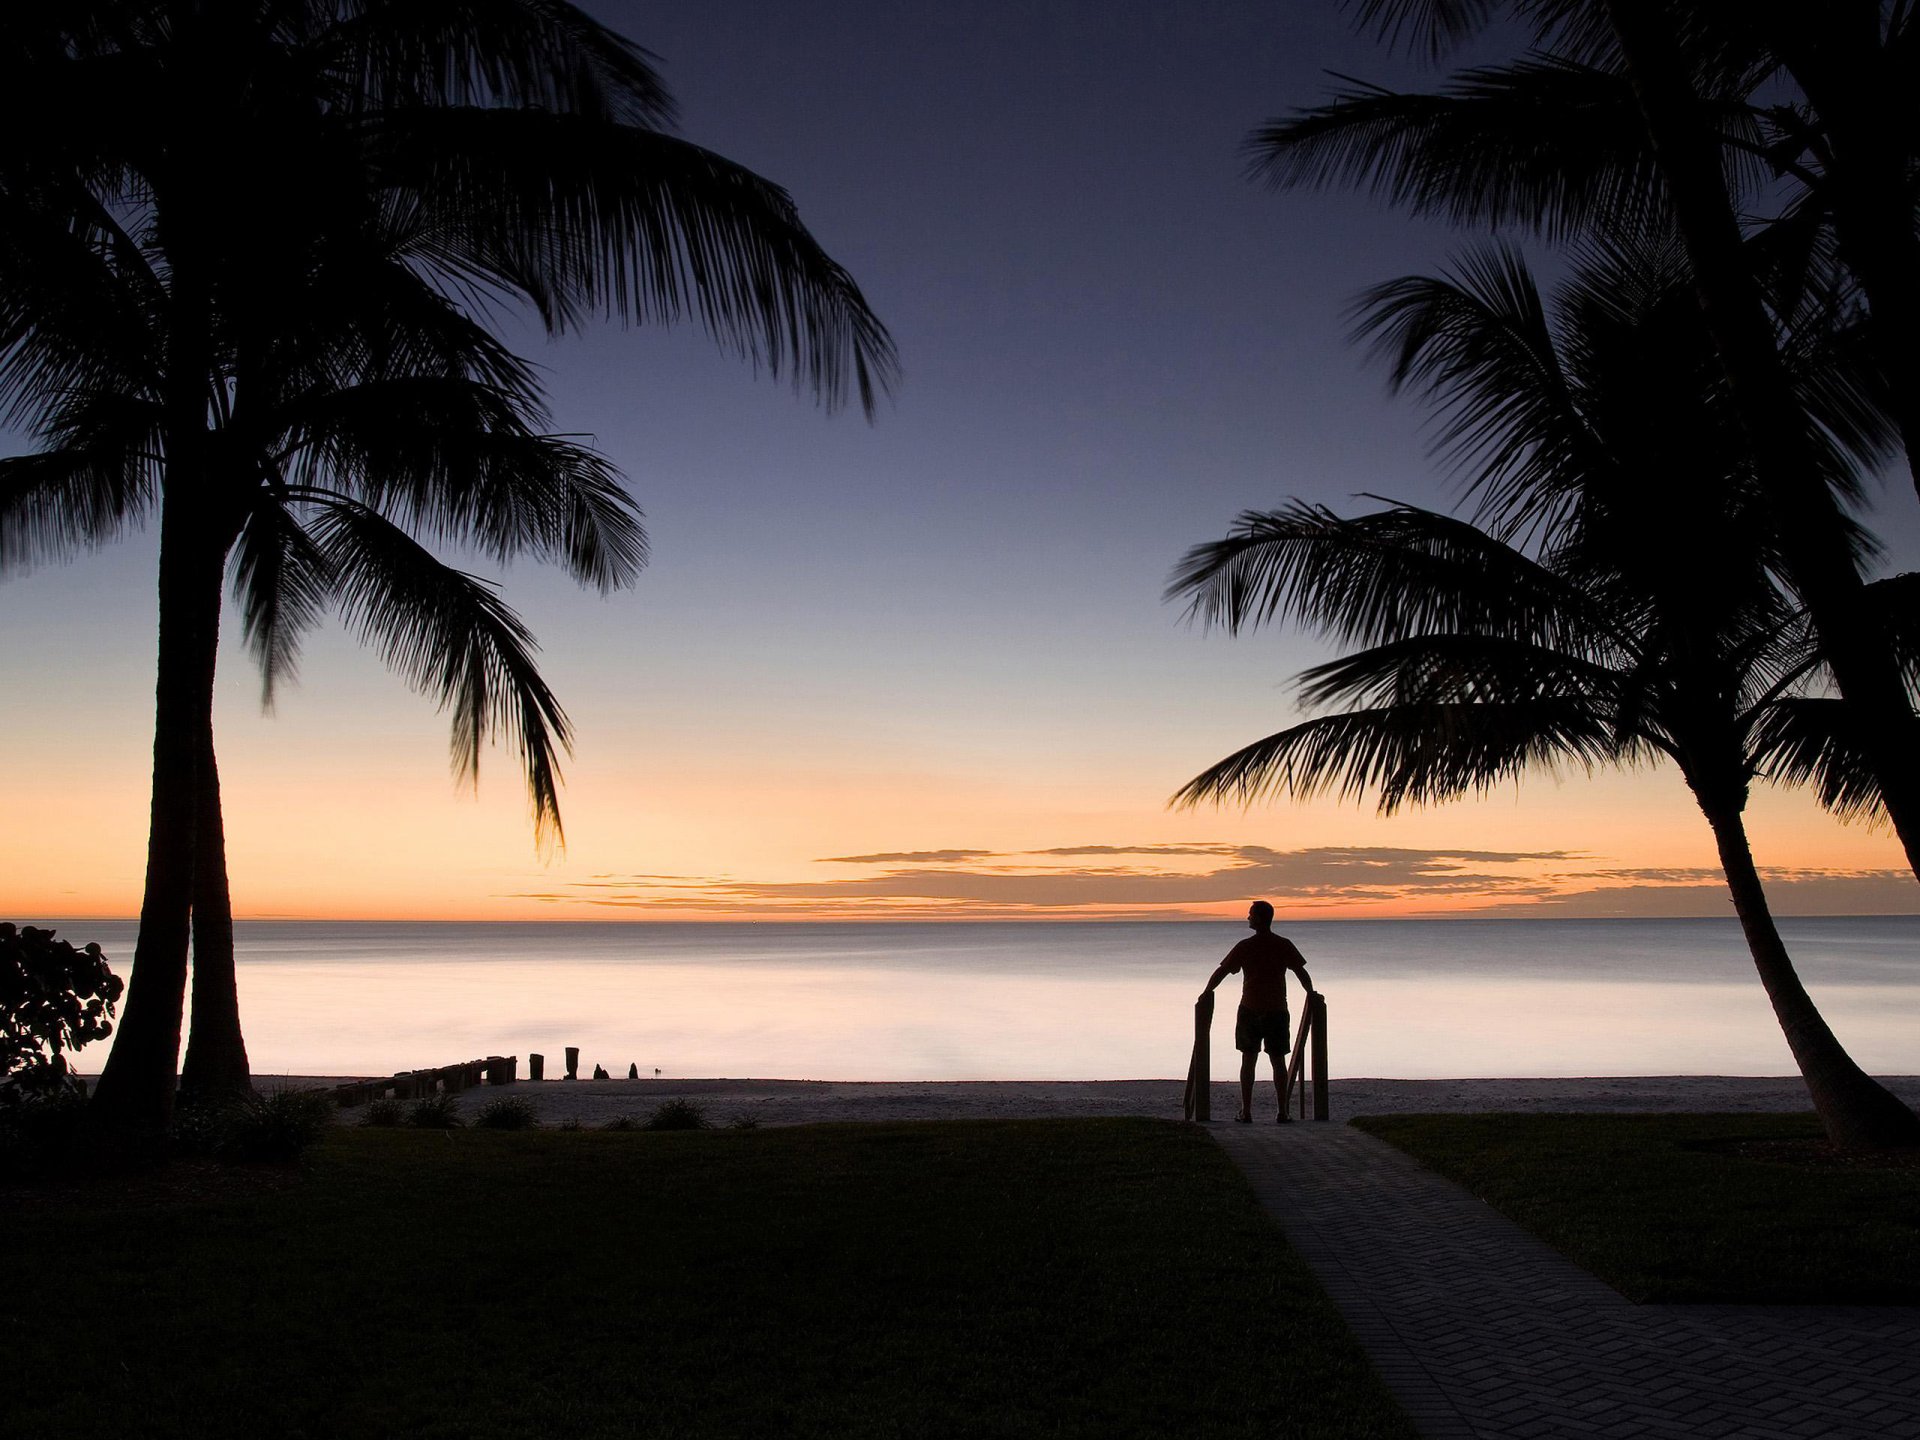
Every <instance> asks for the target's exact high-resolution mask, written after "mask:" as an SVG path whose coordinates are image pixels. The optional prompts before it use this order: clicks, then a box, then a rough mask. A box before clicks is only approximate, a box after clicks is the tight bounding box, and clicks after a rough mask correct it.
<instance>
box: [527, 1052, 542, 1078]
mask: <svg viewBox="0 0 1920 1440" xmlns="http://www.w3.org/2000/svg"><path fill="white" fill-rule="evenodd" d="M546 1078H547V1057H546V1056H544V1055H541V1054H537V1053H534V1052H531V1051H530V1052H528V1054H527V1079H529V1080H544V1079H546Z"/></svg>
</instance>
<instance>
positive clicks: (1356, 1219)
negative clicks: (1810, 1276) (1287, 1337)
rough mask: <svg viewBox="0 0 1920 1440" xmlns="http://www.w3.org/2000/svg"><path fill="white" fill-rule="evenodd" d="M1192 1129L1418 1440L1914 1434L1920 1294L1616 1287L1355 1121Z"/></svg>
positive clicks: (1866, 1438) (1918, 1430) (1794, 1439)
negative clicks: (1642, 1292)
mask: <svg viewBox="0 0 1920 1440" xmlns="http://www.w3.org/2000/svg"><path fill="white" fill-rule="evenodd" d="M1210 1128H1211V1130H1212V1133H1213V1134H1214V1136H1215V1137H1216V1138H1217V1139H1218V1140H1219V1142H1220V1144H1221V1146H1222V1148H1224V1149H1225V1150H1226V1152H1227V1153H1228V1154H1229V1155H1231V1156H1232V1157H1233V1158H1234V1160H1235V1161H1237V1162H1238V1163H1239V1165H1240V1167H1241V1169H1243V1170H1244V1171H1245V1172H1246V1173H1247V1175H1248V1177H1249V1178H1250V1179H1251V1180H1252V1181H1253V1186H1254V1189H1255V1190H1256V1191H1257V1192H1258V1194H1259V1196H1260V1201H1261V1203H1262V1204H1263V1205H1265V1206H1266V1208H1267V1211H1268V1213H1270V1214H1271V1215H1272V1216H1273V1217H1274V1219H1275V1220H1276V1221H1278V1222H1279V1225H1280V1228H1281V1229H1282V1231H1284V1232H1285V1234H1286V1237H1287V1239H1288V1241H1289V1242H1290V1243H1291V1244H1292V1246H1293V1248H1294V1249H1295V1250H1296V1251H1298V1252H1299V1253H1300V1255H1301V1256H1302V1257H1303V1258H1304V1259H1305V1260H1306V1262H1307V1264H1308V1265H1309V1266H1311V1267H1312V1269H1313V1271H1314V1273H1315V1274H1316V1275H1317V1276H1318V1277H1319V1279H1320V1282H1321V1284H1323V1285H1324V1286H1325V1287H1326V1290H1327V1293H1328V1294H1329V1295H1331V1296H1332V1297H1333V1300H1334V1303H1335V1304H1336V1305H1338V1306H1339V1307H1340V1310H1341V1313H1342V1314H1344V1315H1345V1316H1346V1318H1347V1322H1348V1323H1349V1324H1350V1325H1351V1326H1352V1327H1353V1331H1354V1334H1355V1335H1357V1336H1358V1337H1359V1339H1360V1343H1361V1344H1362V1345H1363V1346H1364V1347H1366V1351H1367V1354H1368V1355H1369V1356H1370V1357H1371V1358H1372V1360H1373V1363H1374V1364H1375V1366H1377V1367H1378V1369H1379V1370H1380V1373H1381V1374H1382V1375H1383V1376H1385V1378H1386V1380H1387V1383H1388V1385H1389V1386H1391V1387H1392V1389H1393V1392H1394V1394H1395V1395H1396V1396H1397V1397H1398V1398H1399V1400H1400V1403H1401V1404H1402V1405H1403V1406H1404V1407H1405V1408H1406V1411H1407V1413H1408V1414H1409V1415H1410V1416H1411V1417H1412V1418H1413V1421H1414V1423H1415V1425H1417V1426H1418V1427H1419V1429H1420V1433H1421V1434H1422V1435H1424V1436H1426V1437H1428V1440H1468V1437H1471V1440H1494V1437H1501V1440H1505V1437H1509V1436H1511V1437H1536V1436H1537V1437H1542V1440H1556V1437H1561V1436H1586V1435H1597V1436H1609V1437H1613V1436H1619V1437H1627V1436H1645V1437H1660V1440H1666V1437H1673V1440H1683V1437H1684V1440H1706V1437H1714V1436H1738V1437H1742V1440H1747V1437H1751V1440H1776V1437H1777V1440H1804V1437H1809V1436H1833V1437H1845V1440H1883V1437H1884V1440H1898V1437H1920V1310H1917V1309H1911V1308H1905V1307H1868V1306H1853V1307H1839V1306H1771V1305H1633V1304H1630V1303H1628V1302H1627V1301H1626V1300H1624V1299H1622V1298H1621V1297H1620V1296H1619V1295H1618V1294H1616V1293H1615V1292H1614V1291H1612V1290H1610V1289H1608V1288H1607V1287H1606V1286H1605V1285H1603V1284H1601V1283H1600V1282H1599V1281H1598V1280H1596V1279H1594V1278H1593V1277H1592V1276H1591V1275H1589V1274H1587V1273H1586V1272H1585V1271H1584V1270H1581V1269H1579V1268H1578V1267H1577V1266H1575V1265H1573V1264H1572V1263H1570V1262H1569V1261H1567V1260H1565V1259H1563V1258H1561V1256H1560V1255H1559V1254H1558V1253H1557V1252H1556V1251H1554V1250H1552V1249H1550V1248H1549V1247H1548V1246H1546V1245H1545V1244H1543V1243H1542V1242H1540V1241H1539V1240H1536V1239H1534V1237H1533V1236H1531V1235H1530V1234H1528V1233H1527V1232H1526V1231H1524V1230H1522V1229H1521V1228H1520V1227H1519V1226H1517V1225H1515V1224H1513V1223H1512V1222H1510V1221H1508V1220H1506V1219H1504V1218H1503V1217H1502V1216H1500V1215H1499V1214H1497V1213H1496V1212H1495V1211H1494V1210H1493V1209H1491V1208H1490V1207H1489V1206H1487V1205H1485V1204H1483V1203H1482V1202H1480V1201H1478V1200H1476V1199H1474V1198H1473V1197H1472V1196H1471V1195H1469V1194H1468V1193H1467V1192H1466V1191H1464V1190H1462V1189H1461V1188H1460V1187H1459V1186H1457V1185H1454V1184H1453V1183H1452V1182H1451V1181H1448V1180H1443V1179H1442V1178H1440V1177H1439V1176H1438V1175H1436V1174H1434V1173H1433V1172H1432V1171H1430V1170H1427V1169H1425V1168H1424V1167H1423V1166H1421V1165H1419V1164H1418V1163H1416V1162H1415V1161H1414V1160H1412V1159H1410V1158H1409V1157H1408V1156H1406V1155H1404V1154H1402V1153H1401V1152H1400V1151H1398V1150H1395V1149H1394V1148H1393V1147H1392V1146H1390V1145H1388V1144H1386V1143H1385V1142H1384V1141H1380V1140H1376V1139H1374V1138H1373V1137H1372V1136H1371V1135H1366V1134H1363V1133H1362V1132H1360V1131H1358V1130H1355V1129H1352V1128H1351V1127H1349V1126H1346V1125H1316V1124H1312V1123H1307V1124H1294V1125H1288V1126H1277V1125H1274V1124H1272V1123H1271V1122H1269V1123H1267V1124H1265V1125H1234V1124H1231V1123H1227V1124H1219V1123H1216V1124H1214V1125H1213V1126H1211V1127H1210Z"/></svg>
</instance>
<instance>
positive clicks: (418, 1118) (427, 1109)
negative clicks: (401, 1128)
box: [407, 1091, 461, 1130]
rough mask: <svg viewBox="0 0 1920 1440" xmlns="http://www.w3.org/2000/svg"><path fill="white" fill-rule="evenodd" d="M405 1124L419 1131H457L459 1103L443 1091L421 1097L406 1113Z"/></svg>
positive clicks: (459, 1121)
mask: <svg viewBox="0 0 1920 1440" xmlns="http://www.w3.org/2000/svg"><path fill="white" fill-rule="evenodd" d="M407 1123H408V1124H409V1125H412V1126H414V1127H415V1128H416V1129H420V1130H457V1129H459V1128H460V1124H461V1120H460V1105H459V1102H457V1101H456V1100H455V1099H454V1098H453V1096H451V1095H449V1094H447V1093H446V1092H445V1091H442V1092H441V1093H440V1094H438V1095H425V1096H422V1097H421V1098H420V1099H418V1100H416V1101H414V1102H413V1108H412V1109H411V1110H409V1111H408V1112H407Z"/></svg>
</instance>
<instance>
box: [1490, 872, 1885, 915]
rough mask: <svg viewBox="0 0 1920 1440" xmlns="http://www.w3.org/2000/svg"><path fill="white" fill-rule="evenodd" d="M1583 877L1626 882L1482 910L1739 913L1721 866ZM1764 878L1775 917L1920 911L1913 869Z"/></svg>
mask: <svg viewBox="0 0 1920 1440" xmlns="http://www.w3.org/2000/svg"><path fill="white" fill-rule="evenodd" d="M1555 878H1562V877H1555ZM1564 878H1576V877H1572V876H1569V877H1564ZM1577 878H1592V879H1601V880H1618V881H1621V882H1622V883H1619V884H1614V885H1599V886H1592V887H1589V888H1586V889H1581V890H1572V891H1560V892H1558V893H1555V894H1551V895H1546V896H1543V897H1541V898H1540V899H1538V900H1534V901H1530V902H1529V903H1526V904H1523V905H1513V904H1508V903H1498V902H1497V903H1495V904H1493V905H1490V906H1489V907H1488V908H1487V909H1486V910H1485V911H1483V912H1482V913H1484V914H1486V915H1490V916H1500V917H1514V916H1526V915H1531V916H1534V917H1536V918H1538V919H1543V920H1544V919H1555V918H1566V919H1583V920H1592V919H1611V918H1627V917H1642V918H1649V919H1651V918H1670V919H1682V918H1687V917H1691V916H1719V915H1731V914H1733V897H1732V895H1731V893H1730V892H1729V891H1728V890H1727V885H1726V881H1725V880H1724V879H1723V878H1722V876H1721V874H1720V872H1719V871H1718V870H1711V869H1706V868H1701V869H1695V870H1688V869H1667V870H1613V871H1607V870H1601V871H1590V872H1585V873H1584V874H1583V875H1582V876H1580V877H1577ZM1761 878H1762V880H1763V881H1764V882H1765V884H1766V889H1767V906H1768V908H1769V909H1770V910H1772V911H1773V913H1774V914H1775V915H1777V916H1795V915H1800V916H1811V915H1913V914H1920V882H1916V881H1915V880H1914V877H1913V872H1912V871H1911V870H1813V869H1807V868H1804V867H1801V868H1787V867H1769V868H1766V869H1763V870H1762V872H1761Z"/></svg>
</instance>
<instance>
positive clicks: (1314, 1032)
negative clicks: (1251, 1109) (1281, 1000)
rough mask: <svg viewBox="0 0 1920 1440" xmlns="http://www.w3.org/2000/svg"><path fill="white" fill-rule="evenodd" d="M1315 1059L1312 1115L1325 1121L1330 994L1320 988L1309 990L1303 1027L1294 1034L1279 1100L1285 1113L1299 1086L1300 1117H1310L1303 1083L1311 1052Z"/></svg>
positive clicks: (1302, 1019)
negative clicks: (1301, 1082) (1301, 1080)
mask: <svg viewBox="0 0 1920 1440" xmlns="http://www.w3.org/2000/svg"><path fill="white" fill-rule="evenodd" d="M1309 1052H1311V1054H1312V1059H1313V1076H1312V1079H1313V1118H1314V1119H1316V1120H1325V1119H1326V1118H1327V1115H1328V1110H1327V997H1326V996H1324V995H1322V994H1321V993H1320V992H1319V991H1318V990H1309V991H1308V992H1307V1013H1306V1014H1304V1015H1302V1016H1301V1017H1300V1028H1299V1030H1298V1031H1297V1032H1296V1033H1295V1035H1294V1037H1293V1055H1292V1057H1291V1058H1290V1059H1289V1060H1288V1061H1287V1094H1286V1098H1285V1099H1284V1100H1282V1101H1281V1102H1280V1113H1281V1114H1283V1115H1284V1114H1286V1112H1287V1106H1288V1104H1289V1103H1291V1102H1292V1101H1293V1097H1294V1092H1295V1091H1296V1089H1297V1090H1298V1092H1299V1095H1300V1101H1299V1106H1300V1118H1301V1119H1302V1120H1304V1119H1306V1118H1307V1087H1306V1086H1304V1085H1301V1084H1300V1078H1301V1072H1302V1071H1303V1070H1304V1069H1305V1068H1306V1064H1307V1059H1308V1054H1309Z"/></svg>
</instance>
